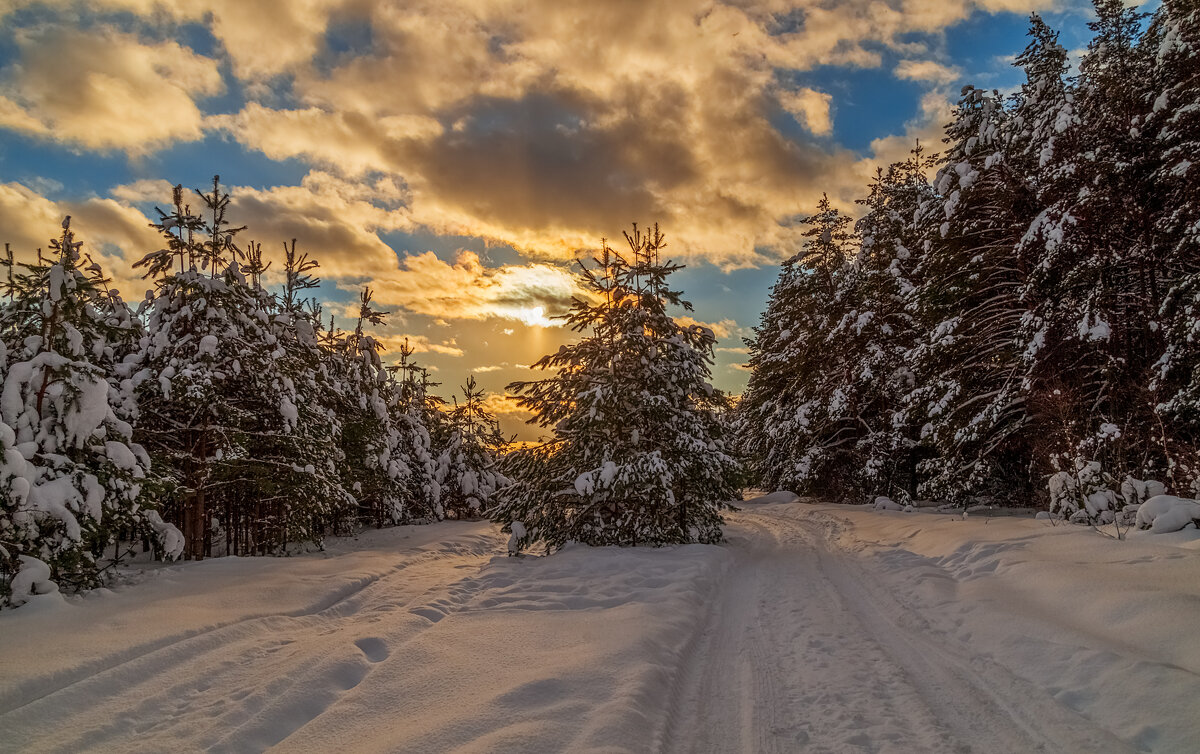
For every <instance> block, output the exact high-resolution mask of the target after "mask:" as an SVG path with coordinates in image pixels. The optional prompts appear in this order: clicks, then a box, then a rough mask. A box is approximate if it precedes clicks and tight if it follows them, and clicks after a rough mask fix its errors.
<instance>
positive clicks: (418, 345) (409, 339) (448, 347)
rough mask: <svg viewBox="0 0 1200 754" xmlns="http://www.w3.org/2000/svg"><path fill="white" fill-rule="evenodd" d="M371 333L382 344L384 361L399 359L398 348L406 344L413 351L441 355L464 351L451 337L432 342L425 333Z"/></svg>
mask: <svg viewBox="0 0 1200 754" xmlns="http://www.w3.org/2000/svg"><path fill="white" fill-rule="evenodd" d="M385 329H386V328H385ZM373 335H374V337H375V339H376V340H377V341H379V343H380V345H382V346H383V359H384V361H390V362H396V361H399V359H400V349H401V348H403V347H404V346H406V345H407V346H408V347H409V348H411V349H412V350H413V353H437V354H442V355H443V356H462V355H463V353H464V352H463V350H462V349H461V348H459V347H458V345H457V344H456V343H455V342H454V340H453V339H451V340H449V341H444V342H441V343H434V342H433V341H432V340H430V339H429V336H427V335H405V334H395V333H393V334H382V333H379V332H376V333H373Z"/></svg>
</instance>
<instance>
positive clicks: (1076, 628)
mask: <svg viewBox="0 0 1200 754" xmlns="http://www.w3.org/2000/svg"><path fill="white" fill-rule="evenodd" d="M1157 500H1159V499H1152V500H1151V501H1148V502H1147V503H1146V504H1144V505H1143V509H1146V507H1147V506H1149V507H1150V508H1151V509H1154V508H1159V509H1160V510H1162V511H1163V515H1167V513H1166V511H1170V510H1178V508H1176V507H1175V506H1176V505H1181V504H1172V505H1166V504H1165V502H1156V501H1157ZM1176 500H1178V499H1176ZM1187 502H1192V501H1187ZM1189 509H1190V508H1189ZM821 510H822V512H821V513H819V514H817V515H819V516H828V517H830V518H831V519H833V520H834V521H835V523H832V524H831V526H833V527H834V528H835V530H836V531H838V532H840V534H839V537H840V539H839V545H840V546H841V547H843V548H845V549H846V550H847V551H851V552H859V553H862V555H863V556H864V557H866V558H868V559H869V561H870V562H871V563H872V564H873V565H874V567H875V568H876V569H877V571H878V573H879V574H880V579H881V585H882V586H883V587H884V588H885V590H886V591H887V592H889V593H891V594H894V595H895V596H896V597H897V599H899V600H901V601H902V602H904V603H905V604H906V605H907V606H908V607H910V608H912V612H913V613H914V614H915V615H919V616H921V620H922V622H924V623H927V625H928V629H927V630H928V631H929V633H930V635H931V636H932V637H934V638H935V640H936V641H938V642H943V643H945V644H946V646H947V647H950V646H957V647H962V648H964V651H967V652H972V653H976V654H978V655H980V656H981V657H982V658H986V659H980V660H979V661H980V662H983V663H985V664H989V665H990V664H998V665H1000V666H1001V667H1002V668H1003V669H1004V671H1005V672H1009V673H1012V674H1014V675H1015V676H1017V677H1019V678H1021V679H1023V680H1025V681H1028V682H1031V683H1033V684H1034V685H1036V686H1037V687H1039V688H1043V689H1046V690H1048V691H1049V692H1050V694H1051V695H1052V696H1053V697H1054V699H1055V700H1057V701H1058V702H1060V703H1061V704H1064V705H1065V706H1066V707H1067V708H1068V709H1071V710H1074V711H1076V712H1077V713H1078V714H1079V715H1082V716H1083V718H1085V719H1086V720H1087V721H1088V724H1090V725H1094V726H1095V727H1096V728H1097V730H1107V731H1111V732H1112V733H1113V734H1114V735H1116V736H1117V737H1119V738H1120V739H1121V740H1123V741H1125V742H1127V745H1129V746H1130V747H1131V748H1134V749H1139V750H1143V751H1162V752H1183V751H1193V750H1195V742H1196V741H1200V718H1198V717H1197V716H1196V715H1195V709H1196V707H1195V700H1196V699H1197V698H1200V644H1197V643H1196V642H1194V641H1191V640H1190V639H1189V638H1188V631H1189V630H1190V628H1189V627H1191V626H1196V625H1200V532H1197V531H1194V530H1188V531H1178V532H1175V533H1171V534H1153V533H1152V532H1151V531H1139V530H1136V529H1135V530H1132V531H1130V532H1129V535H1128V538H1127V539H1126V540H1125V541H1118V540H1115V539H1111V538H1107V537H1103V536H1099V535H1097V534H1096V532H1095V531H1092V530H1091V529H1084V528H1082V527H1077V526H1069V525H1064V524H1062V523H1058V524H1055V523H1054V522H1052V521H1046V520H1033V519H1028V518H1015V517H1014V518H990V519H987V518H983V517H979V518H976V517H972V518H969V519H966V520H963V519H961V518H957V517H948V516H935V515H913V516H905V517H895V516H887V517H880V516H876V515H873V514H872V513H869V512H864V511H863V510H862V509H861V508H856V507H849V506H822V508H821ZM1147 515H1148V514H1147Z"/></svg>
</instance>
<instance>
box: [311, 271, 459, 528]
mask: <svg viewBox="0 0 1200 754" xmlns="http://www.w3.org/2000/svg"><path fill="white" fill-rule="evenodd" d="M372 297H373V294H372V292H371V290H370V289H369V288H367V289H364V290H363V291H362V292H361V294H360V296H359V314H358V318H357V320H356V322H355V326H354V330H352V331H351V332H349V333H345V334H343V335H340V336H339V335H337V334H336V333H334V332H333V329H332V328H331V329H330V339H329V342H328V345H327V354H328V355H327V359H328V368H329V372H330V374H331V376H332V378H333V381H334V383H335V385H336V388H335V393H334V400H335V408H334V410H335V413H336V415H337V417H338V422H339V424H340V426H341V433H340V443H341V449H342V453H343V455H344V457H345V465H344V469H343V478H344V484H345V486H346V487H347V489H349V490H350V491H351V492H352V493H353V494H354V496H355V497H356V498H357V499H358V504H359V511H360V516H361V517H362V519H363V520H364V521H368V522H370V523H372V524H373V525H375V526H377V527H381V526H384V525H385V524H395V523H401V522H404V521H409V520H414V519H428V518H435V517H436V518H440V517H441V516H442V515H443V514H442V509H441V506H440V503H439V501H438V493H437V492H432V491H431V490H430V488H429V484H428V476H429V473H430V468H429V467H430V465H431V463H432V459H431V448H430V440H429V433H428V430H427V428H425V427H424V426H422V424H421V422H420V418H421V414H420V412H419V411H417V410H415V409H414V407H413V405H412V403H411V396H408V395H406V388H405V387H404V386H403V385H401V384H400V383H397V382H396V380H395V379H394V378H393V376H392V375H391V374H390V373H389V371H388V370H387V369H386V368H385V367H384V366H383V361H382V359H381V357H380V350H381V346H380V344H379V342H378V341H377V340H376V339H375V338H374V337H372V336H371V335H370V334H369V333H368V332H367V327H368V326H370V325H379V324H382V323H383V322H384V321H385V317H386V312H383V311H382V310H379V309H376V308H375V307H374V305H373V303H372ZM408 392H411V389H410V390H409V391H408Z"/></svg>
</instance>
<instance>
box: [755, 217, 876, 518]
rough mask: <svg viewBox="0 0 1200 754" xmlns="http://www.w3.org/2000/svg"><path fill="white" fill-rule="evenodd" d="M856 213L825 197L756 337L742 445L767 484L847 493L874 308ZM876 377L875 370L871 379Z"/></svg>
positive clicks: (784, 272)
mask: <svg viewBox="0 0 1200 754" xmlns="http://www.w3.org/2000/svg"><path fill="white" fill-rule="evenodd" d="M850 222H851V221H850V218H849V217H846V216H844V215H842V214H841V213H839V212H838V210H837V209H836V208H834V207H833V206H832V204H831V203H830V202H829V198H828V197H822V199H821V201H820V202H819V203H818V205H817V213H816V214H815V215H812V216H811V217H809V218H808V224H809V228H808V229H807V230H806V231H805V232H804V237H805V238H806V239H807V240H805V242H804V245H803V247H802V248H801V250H800V252H799V253H798V254H796V255H795V256H794V257H792V258H791V259H788V260H787V261H785V262H784V263H783V266H782V268H781V270H780V274H779V280H778V281H777V282H776V284H775V287H774V288H773V289H772V291H771V298H770V300H769V302H768V304H767V311H766V313H765V314H764V315H763V320H762V322H761V323H760V324H759V326H758V327H757V328H755V336H754V338H752V339H751V340H750V341H749V345H750V361H749V363H750V367H751V369H752V370H753V371H752V372H751V376H750V380H749V383H748V385H747V388H746V391H745V392H744V393H743V395H742V399H741V402H740V403H739V407H738V412H739V420H738V421H739V427H740V428H741V437H742V442H741V447H742V449H743V452H745V453H746V455H747V457H748V458H750V459H751V463H752V468H753V470H754V477H755V479H756V481H757V483H758V484H760V485H764V486H766V487H768V488H772V489H791V490H795V491H812V492H822V493H827V494H833V495H839V496H846V495H850V494H852V492H853V490H854V485H853V484H850V482H851V480H852V478H853V476H854V471H852V469H854V468H855V467H856V466H858V467H859V470H861V467H860V466H859V464H858V460H857V459H856V457H855V453H854V450H855V448H856V446H857V443H858V442H859V440H860V439H861V438H862V436H863V434H864V433H869V432H871V431H872V429H873V428H871V427H866V428H864V426H863V423H862V422H861V421H860V417H859V416H858V411H859V408H860V405H859V402H858V399H859V397H860V396H859V395H858V394H857V392H856V390H855V388H856V387H858V386H859V378H860V377H862V376H863V374H862V372H861V371H860V370H861V368H862V366H863V365H862V364H860V363H856V362H857V358H856V357H857V355H858V354H857V353H852V352H850V351H848V350H847V349H851V348H853V345H852V341H854V340H856V339H857V338H858V336H860V335H861V334H862V328H861V327H860V325H861V326H864V327H865V326H866V325H867V324H868V323H869V321H870V319H872V318H873V316H874V315H873V314H868V313H867V312H866V311H865V310H864V311H861V312H860V311H858V310H857V309H856V308H855V307H856V304H857V296H858V290H857V288H856V284H855V279H854V276H853V275H852V271H851V267H850V261H851V259H852V258H853V257H854V255H855V251H856V250H855V248H854V239H853V237H852V235H851V233H850V229H849V226H850ZM868 379H869V378H868Z"/></svg>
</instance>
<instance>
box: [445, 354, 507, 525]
mask: <svg viewBox="0 0 1200 754" xmlns="http://www.w3.org/2000/svg"><path fill="white" fill-rule="evenodd" d="M462 394H463V402H462V403H459V402H458V398H457V396H456V397H455V398H454V401H453V403H454V407H453V408H452V409H450V411H449V414H448V416H447V417H446V418H445V420H444V421H443V422H442V424H443V426H445V428H446V429H447V430H448V431H447V432H446V433H445V434H446V438H445V442H444V446H443V447H442V450H441V453H440V457H439V463H438V477H439V481H440V482H441V486H442V493H441V500H442V507H443V508H444V509H445V512H446V514H447V515H453V516H454V517H455V518H470V517H476V516H480V515H486V513H487V512H488V509H489V508H490V507H491V506H492V503H493V500H494V499H495V497H496V494H497V493H498V492H499V491H500V490H501V489H502V488H504V487H505V486H506V485H508V484H509V480H508V479H507V478H506V477H505V476H504V475H503V474H501V473H500V472H499V468H498V466H497V458H498V457H499V456H500V455H502V454H503V453H504V452H505V449H506V447H507V445H508V444H509V442H510V441H508V440H506V439H505V438H504V435H503V434H502V433H501V431H500V424H499V422H497V421H496V418H495V417H494V416H493V415H492V414H491V413H489V412H488V410H487V408H486V406H485V405H484V391H483V390H482V389H480V388H479V387H478V385H477V384H476V382H475V377H474V375H472V376H470V377H468V378H467V382H466V384H465V385H463V386H462Z"/></svg>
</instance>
